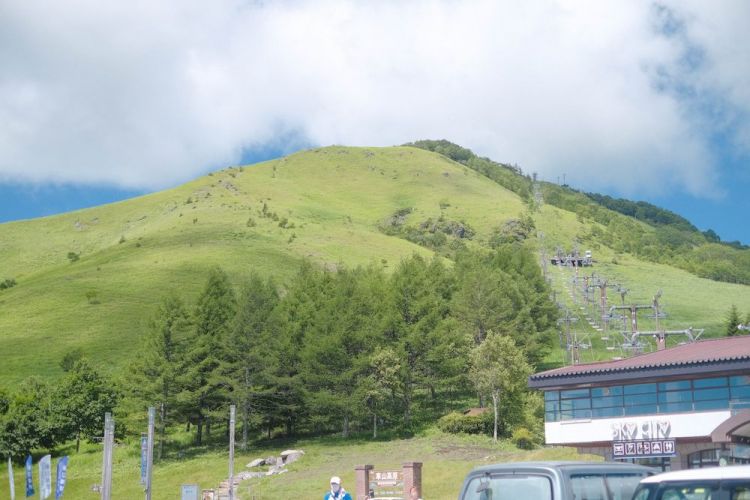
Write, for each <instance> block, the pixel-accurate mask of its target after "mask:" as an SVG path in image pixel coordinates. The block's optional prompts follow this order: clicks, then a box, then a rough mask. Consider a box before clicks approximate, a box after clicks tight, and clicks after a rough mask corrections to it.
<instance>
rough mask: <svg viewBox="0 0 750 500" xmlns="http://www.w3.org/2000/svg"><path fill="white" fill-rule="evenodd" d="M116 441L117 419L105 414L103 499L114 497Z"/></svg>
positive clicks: (107, 499)
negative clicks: (113, 461) (113, 480)
mask: <svg viewBox="0 0 750 500" xmlns="http://www.w3.org/2000/svg"><path fill="white" fill-rule="evenodd" d="M114 443H115V419H114V418H112V414H111V413H109V412H107V413H105V414H104V456H103V458H102V486H101V494H102V495H101V500H111V498H112V448H113V447H114Z"/></svg>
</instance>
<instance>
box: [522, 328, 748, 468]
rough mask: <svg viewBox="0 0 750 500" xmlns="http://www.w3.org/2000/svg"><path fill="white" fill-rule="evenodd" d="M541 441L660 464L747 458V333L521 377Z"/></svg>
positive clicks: (687, 465)
mask: <svg viewBox="0 0 750 500" xmlns="http://www.w3.org/2000/svg"><path fill="white" fill-rule="evenodd" d="M529 387H531V388H535V389H540V390H542V391H543V392H544V401H545V422H544V428H545V440H546V442H547V444H555V445H566V446H575V447H577V448H578V449H579V451H581V452H583V453H594V454H598V455H602V456H604V457H605V458H606V459H609V460H627V461H631V462H636V463H643V464H646V465H654V466H659V467H662V468H663V469H665V470H667V469H671V470H677V469H685V468H695V467H705V466H707V465H717V464H719V463H724V462H726V463H750V336H740V337H729V338H721V339H711V340H703V341H700V342H695V343H691V344H684V345H680V346H677V347H674V348H671V349H664V350H661V351H656V352H652V353H647V354H641V355H639V356H634V357H632V358H627V359H621V360H615V361H604V362H597V363H588V364H580V365H573V366H566V367H562V368H557V369H554V370H548V371H545V372H541V373H537V374H535V375H532V376H531V377H529Z"/></svg>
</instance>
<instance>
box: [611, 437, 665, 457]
mask: <svg viewBox="0 0 750 500" xmlns="http://www.w3.org/2000/svg"><path fill="white" fill-rule="evenodd" d="M675 450H676V446H675V440H674V439H650V440H642V441H613V442H612V457H613V458H645V457H674V456H675V454H676V451H675Z"/></svg>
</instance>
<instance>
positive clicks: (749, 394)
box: [732, 386, 750, 399]
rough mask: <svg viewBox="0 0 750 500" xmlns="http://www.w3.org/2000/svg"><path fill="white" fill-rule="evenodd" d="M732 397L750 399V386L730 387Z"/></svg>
mask: <svg viewBox="0 0 750 500" xmlns="http://www.w3.org/2000/svg"><path fill="white" fill-rule="evenodd" d="M732 399H750V386H744V387H743V386H737V387H732Z"/></svg>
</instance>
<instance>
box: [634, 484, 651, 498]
mask: <svg viewBox="0 0 750 500" xmlns="http://www.w3.org/2000/svg"><path fill="white" fill-rule="evenodd" d="M654 488H656V486H655V485H653V484H642V485H640V486H639V487H638V489H637V490H636V491H635V494H634V495H633V500H648V496H649V495H650V494H651V490H653V489H654Z"/></svg>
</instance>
